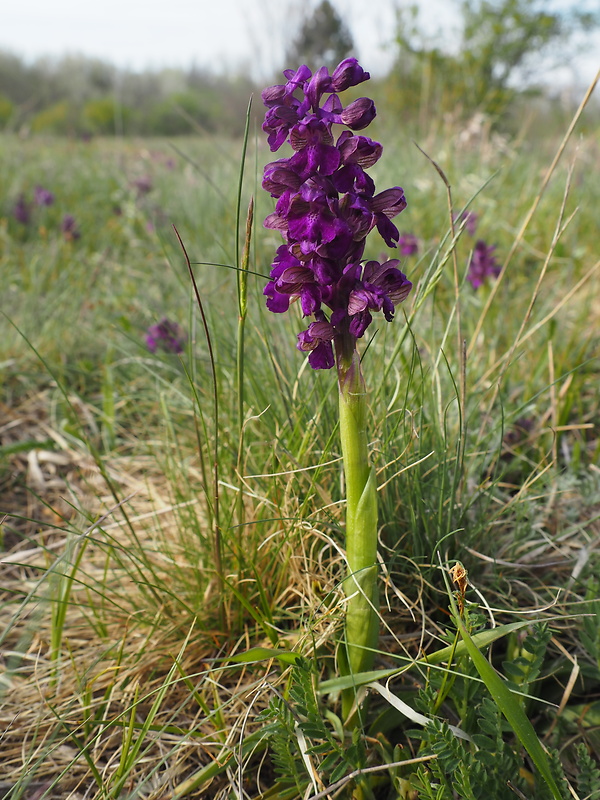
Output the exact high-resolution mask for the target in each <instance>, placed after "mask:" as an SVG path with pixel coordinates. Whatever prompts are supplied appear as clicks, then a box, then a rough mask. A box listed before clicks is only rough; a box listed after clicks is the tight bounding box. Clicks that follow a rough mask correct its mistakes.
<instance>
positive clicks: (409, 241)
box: [398, 233, 419, 256]
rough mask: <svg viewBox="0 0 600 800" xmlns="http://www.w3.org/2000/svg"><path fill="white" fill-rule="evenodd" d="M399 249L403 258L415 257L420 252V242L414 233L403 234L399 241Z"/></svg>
mask: <svg viewBox="0 0 600 800" xmlns="http://www.w3.org/2000/svg"><path fill="white" fill-rule="evenodd" d="M398 247H399V248H400V253H401V255H403V256H414V255H415V253H418V252H419V240H418V239H417V237H416V236H415V235H414V234H412V233H403V234H402V236H401V237H400V238H399V239H398Z"/></svg>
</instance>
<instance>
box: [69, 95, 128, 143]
mask: <svg viewBox="0 0 600 800" xmlns="http://www.w3.org/2000/svg"><path fill="white" fill-rule="evenodd" d="M130 117H131V112H130V110H129V109H128V108H126V107H123V106H120V105H117V102H116V100H115V98H114V97H113V96H111V95H105V96H104V97H98V98H95V99H94V100H88V102H87V103H86V104H85V105H84V107H83V110H82V112H81V119H82V123H83V126H84V127H85V129H86V130H87V131H89V132H91V133H99V134H114V133H116V132H121V130H120V129H121V128H122V126H123V123H124V122H126V121H127V120H128V119H129V118H130Z"/></svg>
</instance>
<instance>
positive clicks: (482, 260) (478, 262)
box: [467, 239, 500, 289]
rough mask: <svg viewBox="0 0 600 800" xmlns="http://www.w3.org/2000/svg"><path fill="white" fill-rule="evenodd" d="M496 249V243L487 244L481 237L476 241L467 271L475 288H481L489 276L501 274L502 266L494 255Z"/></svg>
mask: <svg viewBox="0 0 600 800" xmlns="http://www.w3.org/2000/svg"><path fill="white" fill-rule="evenodd" d="M495 249H496V246H495V245H487V244H486V243H485V242H484V241H482V240H481V239H479V240H478V241H477V242H476V243H475V249H474V250H473V255H472V256H471V261H470V262H469V272H468V273H467V278H468V280H470V281H471V284H472V285H473V288H474V289H477V288H479V287H480V286H481V285H482V284H483V282H484V280H485V279H486V278H487V277H488V276H489V277H496V276H497V275H499V274H500V266H499V265H498V264H497V263H496V258H495V256H494V250H495Z"/></svg>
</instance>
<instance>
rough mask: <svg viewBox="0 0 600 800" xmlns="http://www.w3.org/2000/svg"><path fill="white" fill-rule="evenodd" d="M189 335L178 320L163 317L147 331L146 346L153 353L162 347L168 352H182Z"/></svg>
mask: <svg viewBox="0 0 600 800" xmlns="http://www.w3.org/2000/svg"><path fill="white" fill-rule="evenodd" d="M186 341H187V336H186V334H185V333H184V331H183V330H182V329H181V328H180V327H179V325H178V324H177V323H176V322H171V320H169V319H167V318H166V317H163V318H162V319H161V321H160V322H158V323H157V324H156V325H151V326H150V327H149V328H148V330H147V331H146V346H147V347H148V350H150V352H151V353H156V351H157V350H158V349H159V348H160V349H162V350H164V351H165V352H166V353H182V352H183V348H184V346H185V343H186Z"/></svg>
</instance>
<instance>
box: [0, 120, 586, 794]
mask: <svg viewBox="0 0 600 800" xmlns="http://www.w3.org/2000/svg"><path fill="white" fill-rule="evenodd" d="M586 113H587V112H584V114H583V117H582V119H581V120H580V121H579V123H578V126H576V127H575V130H574V132H572V134H571V135H570V136H569V137H568V138H567V140H566V142H564V141H563V135H564V133H565V132H566V131H567V128H568V125H569V123H570V119H566V120H565V123H564V125H563V126H562V131H561V133H560V134H558V135H555V134H552V135H550V134H548V135H546V136H544V135H543V134H542V132H540V129H539V128H536V134H535V136H533V135H532V133H531V128H529V127H528V126H527V125H524V127H523V129H522V131H521V132H520V134H519V135H517V136H515V137H512V138H509V137H503V136H500V135H498V134H496V133H494V132H492V131H491V129H490V127H489V125H487V124H486V123H485V121H484V120H480V121H479V124H478V125H477V124H475V125H474V126H472V127H471V129H470V131H465V129H464V128H462V129H461V128H457V127H456V126H454V125H452V124H451V123H449V122H448V123H443V122H440V123H439V125H438V126H437V127H436V129H435V132H434V133H431V134H430V135H428V136H424V137H418V145H419V147H420V148H422V150H423V151H425V153H427V154H428V156H429V157H430V158H431V159H433V160H434V161H435V162H436V164H437V165H439V167H440V168H441V169H442V170H443V173H444V174H445V176H446V177H447V179H448V181H449V183H450V184H451V187H452V203H453V210H452V214H453V215H454V216H455V217H456V216H457V215H459V213H460V212H461V211H462V210H463V209H465V208H467V207H468V209H469V210H471V211H473V212H475V213H476V215H477V229H476V231H475V232H474V235H472V234H471V233H470V232H469V230H468V229H467V227H466V226H465V225H464V220H463V223H460V222H459V223H458V224H457V226H456V227H455V233H454V235H453V233H452V226H451V223H450V219H451V213H450V211H449V207H448V191H447V187H446V186H445V185H444V182H443V180H442V178H441V177H440V175H439V174H438V172H437V171H436V169H435V168H434V165H433V164H432V163H431V162H430V161H429V160H428V159H427V158H426V157H425V156H424V155H423V153H422V152H420V151H419V149H417V147H415V144H414V143H413V142H412V141H411V140H410V138H408V137H405V136H404V135H403V134H402V131H401V129H400V128H399V127H396V126H394V125H393V124H392V122H391V120H390V115H389V114H388V115H387V116H388V119H387V122H386V121H385V120H384V121H383V122H381V123H376V124H380V125H381V127H380V128H378V129H376V128H375V125H374V126H373V130H372V132H371V135H372V136H373V137H374V138H377V139H379V140H380V141H382V142H383V144H384V154H383V157H382V159H381V161H380V162H379V163H378V164H377V166H376V168H375V169H374V170H373V172H374V173H375V176H376V178H377V180H378V181H379V182H380V183H381V184H382V185H385V186H393V185H401V186H403V188H404V189H405V192H406V196H407V199H408V203H409V205H408V208H407V209H406V211H404V212H403V213H402V214H401V216H400V217H398V219H397V224H398V227H399V229H400V231H401V232H402V233H410V234H414V235H415V236H416V237H417V240H418V252H417V253H415V254H412V255H407V256H405V257H403V259H402V264H403V266H402V269H403V271H404V272H406V273H407V275H408V277H409V278H410V279H411V280H412V281H413V284H414V288H413V292H412V294H411V295H410V297H409V299H408V300H407V301H406V302H405V303H404V304H403V306H402V307H401V309H400V310H399V312H398V313H397V315H396V319H395V320H394V322H393V323H392V324H387V323H385V322H384V321H381V322H379V323H378V326H377V333H376V335H375V336H374V337H373V338H372V339H370V340H369V341H368V342H365V346H364V347H363V353H364V357H363V367H364V373H365V378H366V381H367V386H368V388H369V404H370V419H369V441H370V449H371V454H372V459H373V463H374V464H375V467H376V473H377V481H378V496H379V523H380V591H381V618H382V624H381V638H380V652H379V654H378V658H377V662H376V669H377V674H373V675H372V676H371V678H372V680H371V684H372V685H371V695H372V697H371V701H370V705H369V706H368V711H365V715H366V716H365V718H364V719H362V720H361V722H360V724H359V725H358V727H356V728H354V729H353V730H345V729H344V728H343V727H342V725H341V723H340V720H339V716H338V714H339V704H338V701H339V691H340V688H341V684H340V682H339V679H338V677H337V675H336V669H335V651H336V646H337V645H338V644H339V641H340V637H341V632H342V625H343V605H344V600H343V592H342V587H341V584H340V581H341V579H342V578H343V575H344V568H343V564H344V559H343V498H344V492H343V481H342V478H341V464H340V451H339V444H338V439H337V405H336V386H335V378H334V376H333V375H332V374H330V373H327V372H320V373H319V372H317V373H313V371H312V370H310V369H307V365H306V363H305V360H304V357H303V355H302V354H301V353H299V352H298V351H297V350H296V349H295V347H294V345H295V334H296V333H297V332H298V331H299V330H300V329H301V327H303V326H302V322H301V318H300V315H299V314H292V315H285V316H279V315H273V314H270V313H269V312H267V311H266V309H265V307H264V298H263V296H262V289H263V287H264V283H265V276H266V275H267V274H268V271H269V265H270V263H271V261H272V258H273V253H274V251H275V248H276V247H277V246H278V244H279V240H278V234H277V233H276V232H275V231H267V230H265V229H263V228H262V226H261V223H262V220H263V219H264V217H265V216H266V215H267V213H269V211H270V210H271V203H272V201H271V199H270V198H269V197H268V196H266V193H265V192H263V191H262V190H261V188H260V175H261V172H262V165H263V164H264V163H266V161H268V160H270V159H271V156H270V154H269V153H268V151H267V148H266V146H265V144H264V143H263V141H262V134H261V135H260V136H259V135H257V136H256V138H255V137H254V134H251V135H250V137H249V142H248V153H247V157H246V160H245V175H244V180H243V183H242V188H241V192H238V187H239V184H240V159H241V153H242V143H241V142H239V141H224V140H222V139H220V140H214V139H210V138H199V139H197V140H194V139H189V140H183V141H181V140H177V142H176V146H173V144H171V143H169V142H166V141H147V140H144V141H141V140H140V141H120V140H102V139H93V140H91V141H88V142H83V141H72V140H68V139H42V138H35V139H34V138H32V139H26V140H19V139H17V138H13V137H8V136H6V137H3V138H2V140H1V153H2V155H1V156H0V186H1V187H2V189H1V192H2V196H1V197H0V243H1V244H0V247H1V250H0V274H1V276H2V290H1V292H0V310H1V311H2V316H1V317H0V342H1V343H2V344H1V349H0V376H1V396H0V403H1V406H0V407H1V409H2V416H1V418H0V491H1V499H0V531H1V540H0V551H1V552H0V556H1V557H0V576H1V578H0V587H1V588H0V593H1V603H2V605H1V626H0V647H1V650H0V654H1V658H2V672H1V673H0V796H1V797H7V798H15V799H16V798H28V799H29V800H33V798H36V800H41V798H45V797H48V798H117V797H118V798H134V797H144V798H154V799H156V800H159V798H160V799H164V800H166V799H167V798H174V797H215V798H217V797H221V798H226V797H239V798H242V797H251V798H255V797H259V796H260V797H272V798H276V797H277V798H279V797H283V798H285V797H289V798H294V797H309V796H312V797H314V796H316V795H319V796H331V797H333V796H339V795H336V792H340V791H341V792H344V791H346V792H348V793H351V792H353V791H354V792H355V794H354V795H353V796H355V797H365V798H368V797H389V798H399V797H405V798H411V797H420V798H434V797H435V798H452V797H461V798H462V797H465V798H469V800H472V798H480V797H488V798H492V797H493V798H500V799H502V798H509V797H515V796H517V794H516V793H518V792H520V793H521V794H520V795H519V796H522V797H527V798H544V797H546V796H547V795H546V794H545V792H546V789H545V784H544V781H543V780H541V779H540V776H539V774H538V772H539V765H538V764H537V763H534V761H533V760H532V758H531V752H530V751H529V750H528V748H527V747H525V749H524V747H523V744H522V741H521V739H520V738H519V735H518V732H517V734H516V735H515V731H514V730H513V728H512V727H511V725H510V724H509V723H507V722H504V721H502V719H501V717H502V715H503V714H504V715H505V716H506V713H505V709H504V708H503V706H502V694H501V693H500V695H498V694H496V693H495V692H494V686H493V685H492V687H491V688H492V691H491V694H490V693H489V690H490V686H489V685H488V683H487V681H486V680H485V678H482V675H481V672H478V670H477V669H476V667H475V666H474V661H473V658H472V656H471V655H469V653H468V652H467V651H466V650H465V647H464V646H463V644H461V643H458V640H457V639H455V634H456V629H455V627H454V624H453V622H452V618H451V615H450V613H449V609H450V606H451V595H449V593H448V590H447V587H446V583H445V581H444V575H445V574H446V570H445V569H442V568H441V566H440V561H439V559H441V563H443V564H444V565H448V566H451V565H453V564H454V563H455V562H456V560H460V562H461V563H462V564H464V566H465V568H466V569H467V571H468V578H469V582H470V583H469V586H468V587H467V591H466V596H465V602H466V603H467V611H468V614H469V619H470V626H471V632H472V634H473V637H474V638H475V640H476V641H477V642H478V643H479V644H480V645H481V646H483V644H484V638H482V637H484V636H486V635H489V638H488V639H486V640H485V643H486V644H487V645H489V644H490V643H491V642H492V641H493V640H496V641H495V642H494V645H493V647H491V648H489V649H488V648H487V647H486V648H484V650H483V652H485V654H486V655H487V656H488V659H489V663H491V664H492V665H493V666H494V667H495V669H496V670H497V674H501V675H503V676H504V677H505V678H506V679H507V680H506V681H504V682H503V686H505V687H508V688H510V689H511V690H512V693H511V694H510V697H511V700H510V702H512V703H514V704H515V705H516V706H518V707H519V708H520V709H521V710H523V711H525V713H526V715H527V717H528V718H529V719H530V720H531V721H532V723H533V726H534V729H535V732H536V734H537V737H538V741H541V742H542V743H543V746H544V747H545V748H547V749H548V752H549V754H550V755H549V756H548V759H549V763H550V765H551V769H552V770H553V774H554V775H555V776H557V775H560V778H556V780H557V781H558V783H559V785H560V787H562V788H561V789H560V790H561V791H562V792H567V791H569V792H571V794H570V795H568V796H576V797H580V798H581V800H583V798H585V797H586V796H587V797H600V772H599V771H598V769H597V761H595V754H597V753H598V752H600V737H599V734H598V731H599V730H600V727H599V726H600V698H599V694H598V693H599V691H600V621H599V616H598V612H599V611H600V601H599V600H598V593H599V589H600V573H599V558H598V543H599V542H600V522H599V519H600V467H599V456H600V440H599V439H598V425H599V424H600V418H599V413H600V412H599V409H600V397H599V391H598V386H599V385H600V362H599V360H598V357H599V337H598V331H599V330H600V300H599V297H600V294H599V289H600V262H599V261H598V245H597V242H598V235H597V232H598V227H597V209H598V207H599V206H600V180H599V179H598V177H599V176H598V164H599V163H600V151H599V144H598V138H597V136H596V135H595V134H596V133H597V130H596V131H595V130H594V126H593V125H590V124H589V123H586ZM530 122H531V120H530ZM557 127H561V126H557ZM259 133H260V132H259ZM558 153H560V158H559V159H558V160H556V158H555V157H556V155H557V154H558ZM36 186H41V187H43V188H45V189H47V190H48V191H51V192H52V193H53V194H54V201H53V202H52V203H51V204H45V203H44V202H43V198H42V197H41V196H40V195H39V194H38V197H37V199H38V202H37V203H36V202H35V197H34V193H35V187H36ZM21 195H22V196H23V200H22V201H21V212H17V215H16V216H15V213H14V212H15V205H16V204H17V203H19V198H20V196H21ZM251 195H254V198H255V203H256V208H255V221H256V223H255V228H254V233H253V237H252V242H251V247H250V260H249V270H250V274H249V276H248V316H247V319H246V324H245V328H244V329H243V331H242V332H241V333H240V328H239V326H238V317H239V313H238V293H237V292H238V284H237V273H236V270H235V267H236V265H239V263H240V253H241V249H242V244H243V239H244V217H245V208H246V206H247V204H248V201H249V198H250V196H251ZM238 197H239V199H240V201H241V202H240V208H241V211H240V210H238ZM65 215H71V216H72V218H73V221H71V222H65ZM19 216H20V219H18V218H17V217H19ZM173 224H175V225H176V227H177V230H178V231H179V234H180V236H181V238H182V240H183V242H184V244H185V248H186V250H187V252H188V254H189V256H190V259H191V261H192V262H193V265H194V266H193V268H194V272H195V275H196V280H197V283H198V287H199V291H200V296H201V300H202V309H203V312H204V319H203V317H202V315H201V314H200V313H199V310H198V308H197V305H196V300H195V297H194V293H193V292H192V289H191V286H190V280H189V276H188V274H187V269H186V262H185V259H184V256H183V252H182V250H181V248H180V246H179V243H178V241H177V238H176V236H175V233H174V230H173V227H172V225H173ZM236 232H238V233H237V234H236ZM477 240H482V241H484V242H485V243H486V244H487V245H488V246H492V245H493V246H495V250H494V251H493V252H494V256H495V258H496V262H497V265H498V267H499V268H501V271H500V274H499V275H498V276H497V277H489V278H487V279H486V280H485V282H484V283H483V285H482V286H480V287H478V288H474V287H473V286H472V284H471V282H470V281H469V280H468V279H467V267H468V264H469V260H470V257H471V254H472V252H473V249H474V247H475V243H476V241H477ZM370 247H371V248H375V249H373V250H372V251H368V255H371V256H372V257H377V256H378V255H379V249H378V248H376V247H375V245H374V244H372V245H370ZM165 317H166V318H168V319H169V320H171V321H173V322H175V323H177V324H178V325H179V326H180V329H181V330H183V331H185V333H186V336H187V340H186V343H185V346H184V349H183V352H182V353H181V354H180V355H178V354H177V353H173V352H166V351H162V350H160V349H159V350H158V351H157V352H155V353H152V352H150V351H149V350H148V347H147V344H146V339H145V336H146V331H147V329H148V327H149V326H151V325H154V324H156V323H157V322H159V321H160V320H161V319H162V318H165ZM207 332H208V335H207ZM242 345H243V352H244V354H245V357H244V358H243V359H242V358H240V352H241V348H242ZM219 562H220V564H221V570H220V571H219V569H218V568H217V565H218V564H219ZM502 626H509V627H502ZM486 632H487V633H486ZM477 636H479V637H480V638H479V639H477V638H476V637H477ZM453 642H454V643H455V645H456V646H455V647H454V648H450V649H449V650H448V649H444V648H446V645H447V644H448V643H453ZM251 648H260V649H258V650H257V649H252V650H251ZM250 650H251V652H250V653H249V654H248V651H250ZM274 653H275V656H274ZM440 653H443V654H444V655H443V657H442V655H440ZM244 654H246V655H244ZM298 655H300V656H302V658H301V659H298ZM232 658H233V659H234V660H233V661H232V660H231V659H232ZM236 659H237V660H236ZM392 673H393V674H392ZM390 675H391V676H392V677H391V679H390V682H389V684H387V683H386V686H387V689H388V691H387V694H386V693H385V688H386V686H384V679H386V680H387V678H388V677H389V676H390ZM375 682H376V685H375ZM377 687H380V688H377ZM382 689H383V690H384V691H381V690H382ZM394 698H395V699H394ZM490 698H491V699H490ZM396 701H398V702H396ZM402 704H403V705H402ZM407 709H408V711H407ZM411 709H412V711H411ZM416 709H418V710H419V712H420V713H421V714H422V715H423V714H424V715H425V716H426V717H428V718H430V721H429V722H427V723H426V724H424V725H423V724H422V722H419V720H418V717H417V715H416ZM259 715H262V716H259ZM257 717H258V720H257ZM508 717H509V722H510V714H509V715H508ZM431 720H432V721H431ZM443 720H445V721H447V722H448V723H450V724H451V725H453V726H458V727H460V728H461V729H462V730H463V731H465V732H466V733H467V735H468V736H469V737H470V738H469V740H466V741H465V740H463V739H459V738H456V737H455V736H454V734H453V733H452V732H451V729H450V728H448V726H447V725H446V724H445V723H442V721H443ZM417 728H418V730H417ZM415 759H422V760H421V761H420V762H418V763H417V762H416V761H415ZM559 759H560V761H561V763H562V773H561V770H560V768H559V766H558V760H559ZM404 762H406V763H405V765H404V766H403V764H404ZM386 765H387V766H386ZM370 768H377V769H376V770H375V771H373V772H365V770H368V769H370ZM357 770H361V771H362V773H361V774H360V775H359V774H355V775H354V777H353V778H352V779H349V776H350V775H352V774H354V773H356V771H357ZM562 780H568V781H569V782H570V787H571V788H570V789H567V788H565V786H566V784H564V783H561V781H562ZM338 782H340V786H339V787H338V788H337V789H336V788H335V786H334V785H336V784H337V783H338ZM509 784H510V785H509ZM511 786H512V787H514V791H513V788H511ZM320 793H323V794H322V795H321V794H320ZM346 796H350V794H347V795H346ZM548 796H549V795H548ZM565 796H567V795H566V794H565Z"/></svg>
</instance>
